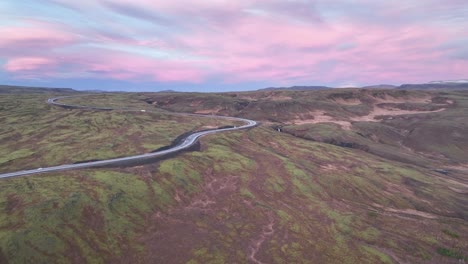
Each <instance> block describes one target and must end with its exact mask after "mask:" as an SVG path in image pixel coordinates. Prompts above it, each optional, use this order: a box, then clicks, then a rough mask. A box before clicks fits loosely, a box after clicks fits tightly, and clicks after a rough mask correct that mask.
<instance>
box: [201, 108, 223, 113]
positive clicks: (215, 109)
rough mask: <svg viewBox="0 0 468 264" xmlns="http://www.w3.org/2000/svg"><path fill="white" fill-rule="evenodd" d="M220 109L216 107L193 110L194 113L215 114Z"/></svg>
mask: <svg viewBox="0 0 468 264" xmlns="http://www.w3.org/2000/svg"><path fill="white" fill-rule="evenodd" d="M221 110H223V108H221V107H216V108H211V109H204V110H198V111H196V112H195V114H216V113H218V112H219V111H221Z"/></svg>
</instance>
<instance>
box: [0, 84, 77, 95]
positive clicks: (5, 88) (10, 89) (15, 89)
mask: <svg viewBox="0 0 468 264" xmlns="http://www.w3.org/2000/svg"><path fill="white" fill-rule="evenodd" d="M22 92H28V93H52V92H60V93H78V91H76V90H73V89H71V88H49V87H29V86H17V85H0V94H1V93H22Z"/></svg>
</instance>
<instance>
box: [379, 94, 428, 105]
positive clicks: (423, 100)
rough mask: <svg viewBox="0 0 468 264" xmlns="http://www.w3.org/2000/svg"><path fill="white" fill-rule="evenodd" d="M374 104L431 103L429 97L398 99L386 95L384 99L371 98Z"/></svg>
mask: <svg viewBox="0 0 468 264" xmlns="http://www.w3.org/2000/svg"><path fill="white" fill-rule="evenodd" d="M372 99H373V100H375V102H376V103H396V104H401V103H431V102H432V97H431V96H421V97H409V98H398V97H393V96H391V95H388V94H386V95H385V96H384V97H372Z"/></svg>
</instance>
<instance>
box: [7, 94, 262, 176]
mask: <svg viewBox="0 0 468 264" xmlns="http://www.w3.org/2000/svg"><path fill="white" fill-rule="evenodd" d="M66 97H72V96H62V97H56V98H50V99H48V100H47V103H48V104H50V105H56V106H60V107H69V108H79V109H90V110H104V111H109V110H121V111H138V112H140V111H141V110H136V109H129V108H106V107H93V106H81V105H67V104H63V103H59V102H57V101H58V100H59V99H62V98H66ZM145 112H147V111H145ZM148 112H149V111H148ZM174 114H175V115H183V116H200V117H211V118H212V117H216V118H222V119H227V120H232V121H242V122H244V123H245V124H244V125H242V126H238V127H232V128H220V129H211V130H205V131H200V132H195V133H192V134H190V135H188V136H187V137H186V138H184V139H183V140H181V141H180V142H179V143H178V144H177V145H175V146H173V147H171V148H169V149H165V150H161V151H157V152H152V153H145V154H140V155H136V156H130V157H124V158H115V159H108V160H99V161H90V162H84V163H79V164H65V165H59V166H53V167H46V168H37V169H33V170H23V171H17V172H10V173H4V174H0V178H9V177H17V176H25V175H32V174H39V173H45V172H54V171H64V170H73V169H82V168H90V167H100V166H106V165H115V164H120V163H122V162H128V161H140V160H147V159H150V158H154V157H163V156H165V155H168V154H172V153H176V152H179V151H181V150H183V149H187V148H189V147H190V146H192V145H193V144H195V143H196V142H197V140H198V139H199V138H200V137H202V136H205V135H209V134H214V133H220V132H226V131H235V130H240V129H246V128H251V127H254V126H256V125H257V122H256V121H254V120H249V119H245V118H238V117H230V116H213V115H199V114H185V113H174Z"/></svg>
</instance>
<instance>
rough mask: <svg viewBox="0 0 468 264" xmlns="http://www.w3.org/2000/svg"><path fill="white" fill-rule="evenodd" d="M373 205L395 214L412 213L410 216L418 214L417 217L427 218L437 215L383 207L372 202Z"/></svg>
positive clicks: (435, 217) (434, 217)
mask: <svg viewBox="0 0 468 264" xmlns="http://www.w3.org/2000/svg"><path fill="white" fill-rule="evenodd" d="M372 205H373V206H375V207H378V208H381V209H383V210H385V211H386V212H390V213H396V214H397V215H401V214H403V215H412V216H419V217H423V218H427V219H437V218H438V217H437V215H434V214H430V213H427V212H422V211H418V210H415V209H409V208H408V209H396V208H391V207H384V206H382V205H379V204H376V203H373V204H372Z"/></svg>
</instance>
